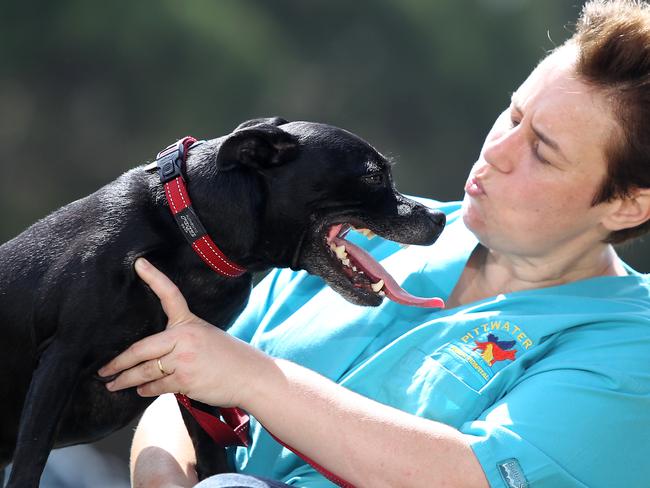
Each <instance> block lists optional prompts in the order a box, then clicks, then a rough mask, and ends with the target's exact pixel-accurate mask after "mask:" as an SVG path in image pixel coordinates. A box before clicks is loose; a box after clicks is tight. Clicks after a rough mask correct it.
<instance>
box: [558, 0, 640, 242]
mask: <svg viewBox="0 0 650 488" xmlns="http://www.w3.org/2000/svg"><path fill="white" fill-rule="evenodd" d="M568 42H569V43H575V45H576V46H577V47H578V51H579V55H578V61H577V66H576V71H577V73H578V76H580V77H581V78H582V79H583V80H585V81H586V82H587V83H589V84H591V85H593V86H595V87H597V89H602V90H603V91H604V93H605V95H606V96H607V98H608V99H609V100H610V101H611V102H612V103H613V107H614V113H615V116H616V118H617V119H618V123H619V125H620V127H621V129H622V131H621V132H622V134H623V136H622V137H620V135H621V133H620V132H618V131H617V134H616V135H613V137H612V140H611V141H610V143H609V150H608V154H607V158H608V163H609V166H608V174H607V176H606V178H605V180H604V181H603V183H602V185H601V187H600V190H599V191H598V193H597V194H596V195H595V198H594V201H593V204H594V205H596V204H598V203H601V202H606V201H610V200H612V199H614V198H619V197H626V196H629V195H630V194H631V192H632V191H633V190H634V189H637V188H650V5H648V3H646V2H641V1H635V0H590V1H588V2H587V3H586V4H585V5H584V7H583V9H582V13H581V15H580V18H579V19H578V22H577V25H576V31H575V34H574V35H573V37H572V38H571V39H570V40H569V41H568ZM648 231H650V221H647V222H645V223H643V224H641V225H639V226H637V227H633V228H629V229H623V230H619V231H615V232H612V233H611V234H610V235H609V237H608V239H607V242H610V243H621V242H624V241H627V240H629V239H632V238H634V237H638V236H640V235H642V234H645V233H646V232H648Z"/></svg>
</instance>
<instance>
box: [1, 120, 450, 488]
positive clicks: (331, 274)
mask: <svg viewBox="0 0 650 488" xmlns="http://www.w3.org/2000/svg"><path fill="white" fill-rule="evenodd" d="M185 176H186V181H187V184H188V189H189V193H190V195H191V198H192V200H193V203H194V206H195V209H196V211H197V213H198V214H199V216H200V218H201V220H202V222H203V224H204V225H205V227H206V228H207V230H208V232H209V234H210V235H211V236H212V238H213V239H214V241H215V242H216V243H217V244H218V245H219V246H220V248H221V249H222V250H223V251H224V253H225V254H226V255H227V256H229V257H230V258H231V259H232V260H233V261H234V262H236V263H237V264H239V265H241V266H244V267H246V268H247V269H248V270H249V271H250V272H255V271H262V270H265V269H267V268H269V267H291V268H293V269H306V270H308V271H309V272H312V273H315V274H318V275H320V276H322V277H323V278H324V279H325V280H326V281H327V282H328V283H329V284H330V285H331V286H332V287H334V288H335V289H336V290H337V291H338V292H339V293H341V294H342V295H343V296H345V297H346V298H347V299H348V300H350V301H352V302H355V303H358V304H363V305H377V304H378V303H380V302H381V300H382V298H381V297H379V296H378V295H376V294H375V293H373V292H372V291H369V290H367V289H365V288H364V287H361V288H359V287H355V286H354V285H353V284H352V283H351V282H350V280H349V279H347V278H346V277H345V276H344V275H343V274H342V273H341V269H340V268H341V266H340V265H339V262H338V260H337V259H336V258H335V257H334V256H333V255H332V253H331V251H329V249H327V246H326V245H325V233H326V232H327V229H328V228H329V227H330V226H331V225H332V224H335V223H341V222H350V223H352V224H355V225H357V226H358V225H361V226H363V227H368V228H370V229H371V230H373V231H374V232H375V233H377V234H379V235H382V236H384V237H386V238H388V239H391V240H396V241H399V242H404V243H409V244H430V243H432V242H433V241H435V239H436V238H437V236H438V234H439V233H440V231H441V230H442V226H443V225H444V217H443V216H442V215H441V214H439V213H433V212H430V211H429V210H427V209H426V208H425V207H423V206H422V205H419V204H417V203H415V202H413V201H411V200H408V199H407V198H405V197H403V196H402V195H400V194H399V193H397V192H396V190H395V188H394V186H393V182H392V179H391V174H390V169H389V164H388V162H387V161H386V159H385V158H384V157H383V156H381V155H380V154H379V153H378V152H377V151H376V150H375V149H373V148H372V147H371V146H370V145H368V144H367V143H366V142H364V141H363V140H361V139H359V138H358V137H356V136H354V135H352V134H350V133H349V132H346V131H344V130H342V129H337V128H335V127H332V126H328V125H324V124H316V123H308V122H292V123H287V122H286V121H284V120H282V119H279V118H273V119H256V120H253V121H248V122H245V123H244V124H242V125H240V126H239V127H238V128H237V129H236V130H235V131H234V132H233V133H231V134H229V135H227V136H225V137H222V138H218V139H213V140H210V141H207V142H206V143H204V144H203V145H201V146H197V147H196V148H194V149H193V150H192V151H191V152H190V154H189V158H188V161H187V165H186V175H185ZM139 256H146V257H147V258H148V259H149V260H150V261H151V262H152V263H153V264H154V265H155V266H157V267H158V268H159V269H161V270H162V271H163V272H164V273H166V274H167V275H168V276H169V277H171V278H172V279H173V280H174V282H176V284H177V285H178V286H179V288H180V289H181V291H182V292H183V293H184V295H185V297H186V298H187V301H188V303H189V306H190V308H191V309H192V311H193V312H195V313H196V314H197V315H199V316H201V317H203V318H205V319H206V320H208V321H209V322H211V323H213V324H215V325H216V326H218V327H221V328H227V327H228V326H229V325H230V324H231V322H232V321H233V320H234V318H235V317H236V316H237V315H238V314H239V312H240V311H241V310H242V308H243V307H244V305H245V303H246V301H247V298H248V295H249V292H250V288H251V274H250V273H246V274H244V275H243V276H241V277H239V278H235V279H228V278H224V277H221V276H219V275H217V274H216V273H214V272H213V271H212V270H210V269H209V268H208V267H207V266H206V265H205V264H204V263H203V262H201V260H200V259H199V258H198V257H197V256H196V255H195V254H194V252H193V251H192V249H191V248H190V246H189V245H188V244H187V243H186V241H185V240H184V239H183V237H182V235H181V233H180V232H179V229H178V228H177V226H176V223H175V221H174V220H173V217H172V216H171V213H170V212H169V209H168V207H167V203H166V200H165V197H164V194H163V190H162V186H161V184H160V182H159V180H158V177H157V175H156V174H148V173H146V172H145V171H144V170H143V167H138V168H136V169H134V170H131V171H129V172H127V173H125V174H124V175H122V176H121V177H119V178H118V179H117V180H115V181H114V182H112V183H110V184H108V185H107V186H105V187H104V188H102V189H100V190H99V191H97V192H96V193H93V194H92V195H90V196H88V197H86V198H83V199H81V200H78V201H76V202H73V203H71V204H69V205H67V206H65V207H63V208H61V209H60V210H58V211H56V212H54V213H53V214H51V215H50V216H48V217H46V218H44V219H43V220H41V221H39V222H37V223H36V224H34V225H33V226H31V227H30V228H28V229H27V230H26V231H25V232H23V233H22V234H20V235H19V236H18V237H16V238H14V239H13V240H11V241H9V242H7V243H5V244H4V245H2V246H1V247H0V327H2V329H1V330H2V340H1V341H0V352H1V354H0V368H1V371H2V374H1V375H0V398H2V403H1V404H0V405H1V407H0V411H1V413H2V415H1V416H0V425H1V430H0V472H1V471H2V468H3V467H4V466H6V465H7V464H8V463H9V462H11V461H12V459H13V469H12V472H11V477H10V479H9V483H8V486H10V487H12V488H17V487H20V488H29V487H34V486H37V485H38V483H39V479H40V475H41V472H42V469H43V466H44V464H45V462H46V459H47V456H48V454H49V452H50V450H51V449H52V448H53V447H60V446H66V445H71V444H76V443H82V442H91V441H95V440H97V439H100V438H102V437H104V436H106V435H108V434H110V433H111V432H114V431H115V430H117V429H119V428H121V427H123V426H125V425H126V424H128V423H129V422H131V421H132V420H133V419H134V418H135V417H136V416H137V415H138V414H140V413H141V412H142V411H143V409H144V408H145V407H146V406H147V405H148V403H149V400H148V399H143V398H140V397H139V396H138V395H137V394H136V392H135V391H134V390H133V389H130V390H127V391H121V392H115V393H110V392H108V391H107V390H106V389H105V387H104V383H103V382H102V381H100V379H99V378H98V377H97V375H96V371H97V369H98V368H99V367H100V366H102V365H104V364H105V363H107V362H108V361H109V360H110V359H112V358H113V357H114V356H116V355H117V354H118V353H120V352H122V351H123V350H124V349H126V348H127V347H128V346H129V345H130V344H132V343H134V342H135V341H137V340H139V339H141V338H143V337H145V336H147V335H150V334H153V333H156V332H159V331H161V330H162V329H163V328H164V326H165V323H166V318H165V316H164V314H163V312H162V309H161V307H160V303H159V301H158V299H157V298H156V297H155V296H154V295H153V293H152V292H151V290H149V289H148V287H146V286H145V285H144V284H143V283H142V282H141V281H140V280H139V279H138V278H137V276H136V275H135V273H134V271H133V263H134V261H135V259H136V258H137V257H139ZM216 359H217V360H218V358H216ZM191 430H192V431H193V432H192V434H193V436H195V437H196V438H197V440H198V444H199V446H198V447H199V471H200V472H199V474H200V476H201V477H204V476H206V475H208V474H211V473H212V472H214V471H215V470H216V469H221V468H223V463H224V462H225V458H224V457H223V455H222V454H219V453H220V450H218V449H214V448H212V449H209V448H208V450H207V452H206V448H201V446H200V444H201V443H202V442H206V437H205V435H204V434H201V433H198V432H196V431H197V429H195V428H191ZM201 453H203V455H201Z"/></svg>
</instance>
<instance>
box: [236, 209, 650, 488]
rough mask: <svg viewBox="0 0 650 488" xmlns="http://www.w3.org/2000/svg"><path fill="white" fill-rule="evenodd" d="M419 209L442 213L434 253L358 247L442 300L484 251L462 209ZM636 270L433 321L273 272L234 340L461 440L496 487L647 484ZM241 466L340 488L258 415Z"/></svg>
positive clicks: (443, 313) (648, 389)
mask: <svg viewBox="0 0 650 488" xmlns="http://www.w3.org/2000/svg"><path fill="white" fill-rule="evenodd" d="M423 203H425V204H428V205H430V206H432V207H433V206H435V207H436V208H439V209H441V210H443V211H444V212H445V213H446V214H447V221H448V224H447V228H446V229H445V230H444V232H443V234H442V236H441V237H440V238H439V239H438V241H437V242H436V243H435V244H434V245H432V246H428V247H421V246H411V247H409V248H407V249H402V248H400V246H399V245H397V244H395V243H392V242H389V241H385V240H382V239H381V238H375V239H372V240H368V239H366V238H365V237H363V236H361V235H358V234H357V235H351V236H349V239H350V240H352V241H353V242H354V243H355V244H357V245H361V246H362V247H364V248H365V249H367V250H368V251H369V252H371V254H373V256H374V257H375V258H377V259H379V260H380V261H381V262H382V264H383V266H384V267H385V268H386V269H388V270H389V271H390V272H391V274H392V275H393V277H395V279H396V280H397V281H398V282H399V283H400V284H401V285H402V286H403V287H404V288H405V289H406V290H407V291H409V292H411V293H413V294H416V295H421V296H440V297H442V298H444V299H446V298H448V297H449V295H450V294H451V291H452V290H453V288H454V286H455V284H456V282H457V281H458V279H459V277H460V274H461V272H462V270H463V268H464V266H465V263H466V262H467V259H468V258H469V256H470V254H471V253H472V251H473V250H474V248H475V246H476V245H477V241H476V238H475V237H474V236H473V234H472V233H471V232H469V231H468V230H467V228H466V227H465V226H464V224H463V222H462V218H461V216H460V204H459V203H457V202H456V203H449V204H440V203H437V202H431V201H423ZM628 272H629V276H625V277H599V278H592V279H587V280H583V281H578V282H574V283H570V284H566V285H561V286H554V287H548V288H542V289H537V290H530V291H519V292H514V293H508V294H504V295H498V296H494V297H490V298H487V299H485V300H481V301H478V302H473V303H469V304H466V305H463V306H460V307H456V308H451V309H445V310H432V309H423V308H416V307H407V306H404V305H399V304H396V303H393V302H390V301H387V300H385V301H384V303H383V304H382V305H381V306H379V307H376V308H367V307H360V306H355V305H352V304H350V303H348V302H347V301H345V300H344V299H342V298H341V297H339V296H338V295H337V294H336V293H335V292H333V291H332V290H331V289H329V288H328V287H326V286H325V285H324V283H323V281H322V280H321V279H320V278H317V277H314V276H310V275H308V274H307V273H305V272H292V271H290V270H276V271H273V272H272V273H270V274H269V275H268V276H267V277H266V278H265V279H264V280H263V281H262V282H261V283H260V284H259V285H258V286H257V287H256V288H255V290H254V291H253V294H252V297H251V299H250V302H249V305H248V307H247V308H246V310H245V311H244V313H243V314H242V315H241V317H240V318H239V319H238V321H237V322H236V323H235V324H234V325H233V327H232V328H231V333H232V334H233V335H235V336H237V337H239V338H241V339H243V340H246V341H248V342H250V343H251V344H253V345H254V346H256V347H258V348H259V349H261V350H263V351H265V352H266V353H268V354H270V355H272V356H275V357H279V358H285V359H288V360H291V361H294V362H296V363H298V364H301V365H303V366H306V367H308V368H310V369H312V370H314V371H317V372H319V373H320V374H322V375H324V376H326V377H327V378H330V379H331V380H333V381H335V382H337V383H339V384H340V385H342V386H345V387H346V388H349V389H351V390H354V391H356V392H358V393H360V394H362V395H365V396H367V397H369V398H372V399H374V400H376V401H378V402H381V403H384V404H387V405H391V406H393V407H396V408H399V409H401V410H404V411H406V412H409V413H411V414H413V415H417V416H420V417H424V418H428V419H431V420H435V421H439V422H443V423H445V424H448V425H450V426H453V427H455V428H457V429H458V430H459V431H460V432H463V433H464V434H466V435H467V436H468V439H469V441H470V443H471V446H472V448H473V451H474V453H475V454H476V456H477V458H478V460H479V462H480V464H481V466H482V467H483V470H484V471H485V475H486V477H487V479H488V480H489V482H490V486H492V487H498V488H513V487H527V486H532V487H549V488H558V487H590V488H597V487H603V488H611V487H614V486H625V487H627V488H631V487H647V486H648V483H649V482H648V480H649V479H650V463H648V462H647V461H646V457H647V453H648V452H650V435H648V434H649V433H650V279H649V277H648V276H647V275H642V274H639V273H636V272H634V271H633V270H631V269H629V268H628ZM287 401H290V399H287ZM313 422H319V419H318V418H314V419H313ZM331 428H332V429H336V428H337V426H336V425H332V426H331ZM233 455H234V460H235V464H236V466H237V469H238V470H239V471H240V472H242V473H247V474H254V475H259V476H265V477H269V478H273V479H277V480H281V481H284V482H285V483H288V484H291V485H295V486H303V487H310V488H311V487H313V488H316V487H319V488H320V487H331V486H333V485H332V484H331V483H330V482H329V481H327V480H326V479H325V478H323V477H322V476H321V475H320V474H318V473H317V472H316V471H315V470H314V469H313V468H312V467H311V466H309V465H308V464H306V463H304V462H303V461H302V460H301V459H299V458H298V457H296V456H295V455H294V454H292V453H291V452H290V451H288V450H287V449H284V448H283V447H282V446H280V445H279V444H277V443H276V442H275V441H274V440H273V439H272V438H271V437H270V436H269V434H268V433H267V432H266V431H265V430H264V429H263V427H262V426H261V425H260V424H259V423H257V422H255V420H254V419H253V420H252V424H251V445H250V446H249V447H248V448H238V449H237V450H236V452H235V453H234V454H233Z"/></svg>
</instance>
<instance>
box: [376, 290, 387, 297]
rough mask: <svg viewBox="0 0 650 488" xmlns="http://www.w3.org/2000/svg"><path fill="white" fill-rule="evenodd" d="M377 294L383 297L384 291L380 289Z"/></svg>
mask: <svg viewBox="0 0 650 488" xmlns="http://www.w3.org/2000/svg"><path fill="white" fill-rule="evenodd" d="M377 295H379V296H380V297H385V296H386V293H384V292H383V291H380V292H377Z"/></svg>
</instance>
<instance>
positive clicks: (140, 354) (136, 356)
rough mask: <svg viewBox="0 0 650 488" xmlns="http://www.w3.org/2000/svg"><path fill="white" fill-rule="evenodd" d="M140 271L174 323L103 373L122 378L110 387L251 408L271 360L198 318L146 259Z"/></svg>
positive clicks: (139, 264) (138, 267)
mask: <svg viewBox="0 0 650 488" xmlns="http://www.w3.org/2000/svg"><path fill="white" fill-rule="evenodd" d="M135 270H136V272H137V273H138V276H140V278H141V279H142V280H144V281H145V282H146V283H147V284H148V285H149V286H150V287H151V289H152V290H153V292H154V293H155V294H156V295H157V296H158V298H159V299H160V303H161V305H162V307H163V310H164V311H165V314H166V315H167V317H168V319H169V321H168V324H167V329H166V330H164V331H163V332H160V333H158V334H155V335H152V336H149V337H146V338H144V339H142V340H140V341H138V342H136V343H135V344H133V345H132V346H131V347H129V348H128V349H127V350H126V351H124V352H123V353H122V354H120V355H119V356H117V357H116V358H115V359H113V360H112V361H111V362H109V363H108V364H107V365H105V366H104V367H103V368H101V369H100V370H99V371H98V373H99V374H100V376H110V375H115V374H119V376H118V377H117V378H116V379H115V380H113V381H111V382H110V383H108V384H107V385H106V387H107V388H108V389H109V390H111V391H115V390H122V389H124V388H130V387H133V386H137V391H138V393H139V394H140V395H141V396H145V397H150V396H157V395H161V394H163V393H176V392H180V393H184V394H185V395H187V396H188V397H190V398H192V399H194V400H199V401H201V402H204V403H207V404H210V405H215V406H221V407H230V406H240V407H245V406H244V403H245V398H246V396H247V393H248V392H250V391H251V389H252V388H253V387H254V385H255V383H256V380H258V379H259V378H261V377H262V376H263V372H264V370H265V369H266V368H267V363H269V362H270V361H271V358H270V357H269V356H266V355H265V354H263V353H262V352H260V351H258V350H257V349H255V348H253V347H252V346H250V345H248V344H246V343H244V342H242V341H240V340H238V339H235V338H234V337H232V336H230V335H228V334H226V333H225V332H223V331H221V330H219V329H218V328H217V327H215V326H213V325H211V324H209V323H208V322H206V321H205V320H202V319H200V318H199V317H197V316H196V315H194V314H193V313H192V312H191V311H190V310H189V308H188V307H187V302H186V301H185V298H184V297H183V295H182V294H181V292H180V290H179V289H178V288H177V287H176V285H174V283H173V282H172V281H171V280H170V279H169V278H167V276H165V275H164V274H163V273H162V272H160V271H159V270H158V269H156V268H155V267H154V266H153V265H151V264H150V263H149V262H148V261H146V260H145V259H143V258H140V259H138V260H137V261H136V263H135Z"/></svg>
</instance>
